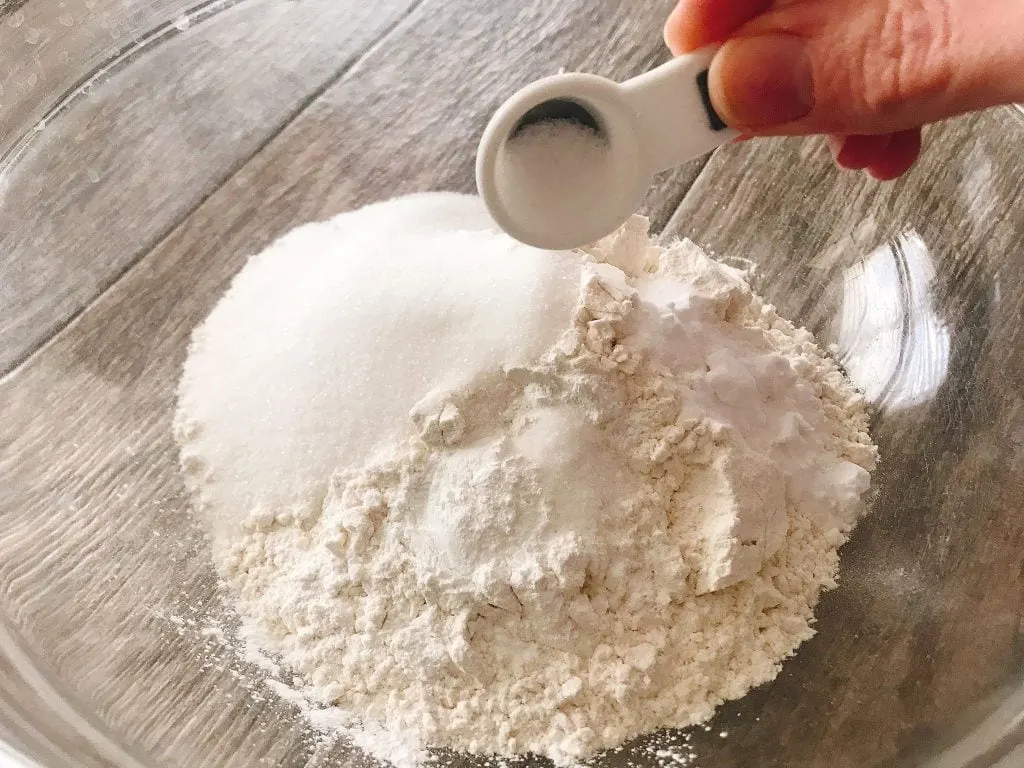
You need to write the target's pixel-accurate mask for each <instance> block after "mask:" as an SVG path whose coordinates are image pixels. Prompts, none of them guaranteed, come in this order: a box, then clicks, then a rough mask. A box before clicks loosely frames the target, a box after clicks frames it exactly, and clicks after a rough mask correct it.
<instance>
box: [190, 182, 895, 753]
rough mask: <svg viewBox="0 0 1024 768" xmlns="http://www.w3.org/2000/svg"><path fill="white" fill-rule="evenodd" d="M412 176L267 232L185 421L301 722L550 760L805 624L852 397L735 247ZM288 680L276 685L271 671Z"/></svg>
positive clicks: (218, 324) (195, 483) (649, 718)
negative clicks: (586, 245)
mask: <svg viewBox="0 0 1024 768" xmlns="http://www.w3.org/2000/svg"><path fill="white" fill-rule="evenodd" d="M646 226H647V225H646V221H644V220H643V219H640V218H635V219H634V220H632V221H631V222H629V224H627V225H626V227H625V228H624V229H623V230H621V231H620V232H619V233H617V234H616V235H614V236H613V237H612V238H609V239H608V240H607V241H604V242H602V243H599V244H598V245H597V246H595V247H593V248H591V249H588V251H587V253H585V254H584V253H582V252H572V253H570V252H562V253H548V252H542V251H537V250H534V249H531V248H527V247H526V246H521V245H518V244H515V243H513V242H512V241H511V240H509V239H508V238H507V237H505V236H504V235H501V234H497V233H495V232H493V231H491V229H490V223H489V222H488V220H487V218H486V216H485V215H484V214H483V212H482V207H481V206H480V205H479V203H478V202H477V201H476V200H475V199H473V198H465V197H459V196H454V195H426V196H416V197H413V198H405V199H402V200H396V201H392V202H389V203H385V204H381V205H378V206H372V207H369V208H366V209H363V210H362V211H358V212H355V213H350V214H345V215H343V216H340V217H338V218H336V219H335V220H333V221H331V222H327V223H324V224H317V225H310V226H306V227H303V228H301V229H299V230H297V231H295V232H293V233H291V234H290V235H288V236H287V237H285V238H284V239H283V240H281V241H280V242H279V243H277V244H276V245H275V246H273V247H271V248H270V249H269V250H268V251H267V252H265V253H263V254H261V255H260V256H257V257H255V258H254V259H253V260H252V261H251V262H250V263H249V265H248V266H247V267H246V269H245V270H243V272H242V273H241V274H240V275H239V276H238V278H237V279H236V281H235V283H234V284H233V285H232V287H231V289H230V290H229V291H228V293H227V295H226V296H225V297H224V299H223V300H222V301H221V303H220V304H219V305H218V306H217V308H216V309H215V310H214V311H213V313H212V314H211V316H210V318H209V319H208V320H207V322H206V323H205V324H204V325H203V326H202V327H201V328H200V329H199V330H198V331H197V332H196V335H195V339H194V344H193V348H192V351H191V354H190V357H189V360H188V363H187V364H186V369H185V375H184V378H183V381H182V386H181V392H180V409H179V414H178V420H177V425H176V428H177V435H178V439H179V443H180V444H181V451H182V457H183V465H184V467H185V472H186V476H187V478H188V481H189V483H190V486H191V488H192V490H193V493H194V495H195V498H196V500H197V504H198V506H199V508H200V509H201V511H202V512H203V514H204V515H205V516H206V517H207V519H208V520H209V521H210V524H211V529H212V531H213V533H214V552H215V558H216V560H217V566H218V569H219V571H220V573H221V574H222V575H223V577H224V579H225V581H226V582H227V585H228V587H229V590H230V592H231V594H232V596H233V598H234V601H235V604H236V606H237V609H238V611H239V614H240V615H241V617H242V619H243V634H244V638H245V640H246V641H247V642H248V644H249V646H250V650H255V649H259V650H260V651H263V652H265V653H268V654H270V655H271V656H273V657H274V658H275V659H276V660H277V661H278V662H280V664H281V666H282V667H283V669H284V670H286V671H287V672H286V676H285V678H284V679H285V680H287V681H288V683H289V684H290V691H286V692H287V693H290V695H292V696H293V697H294V696H299V697H301V699H302V700H303V701H304V702H305V703H306V708H307V710H308V714H309V716H310V718H311V720H312V721H313V722H314V723H315V724H317V725H319V726H320V727H324V728H327V727H333V728H338V727H340V728H344V729H346V731H347V732H348V733H349V734H350V735H351V736H352V737H353V740H354V741H355V742H356V743H357V744H358V745H359V746H361V747H363V748H364V749H366V750H367V751H370V752H371V753H373V754H375V755H376V756H378V757H383V758H386V759H390V760H392V761H393V762H395V763H398V764H400V765H403V766H405V765H411V764H416V763H418V762H422V760H423V759H425V756H426V752H425V750H426V748H428V747H451V748H454V749H457V750H463V751H469V752H474V753H492V754H500V755H516V754H522V753H526V752H532V753H538V754H542V755H546V756H547V757H550V758H552V759H553V760H554V761H556V762H557V763H559V764H567V763H571V762H573V761H576V760H578V759H581V758H586V757H588V756H590V755H593V754H594V753H596V752H597V751H599V750H601V749H604V748H608V747H613V746H616V745H619V744H621V743H622V742H624V741H625V740H627V739H629V738H631V737H633V736H636V735H638V734H642V733H645V732H649V731H653V730H656V729H659V728H662V727H667V726H686V725H690V724H694V723H699V722H702V721H704V720H706V719H707V718H709V717H710V716H711V714H712V713H713V711H714V709H715V707H717V706H718V705H719V704H720V703H721V702H722V701H724V700H726V699H731V698H736V697H739V696H742V695H743V694H744V693H746V691H748V690H749V689H750V688H751V687H753V686H755V685H758V684H760V683H763V682H765V681H768V680H770V679H772V678H773V677H774V676H775V675H776V674H777V673H778V670H779V668H780V664H781V662H782V661H783V660H784V659H785V658H786V657H787V656H789V655H790V654H791V653H792V652H793V651H794V649H795V648H796V647H797V646H798V645H799V644H800V643H801V642H803V641H804V640H806V639H807V638H809V637H810V636H811V635H812V634H813V630H812V628H811V623H812V621H813V614H812V609H813V606H814V604H815V603H816V602H817V599H818V596H819V594H820V592H821V591H822V590H823V589H828V588H831V587H833V586H834V584H835V581H834V580H835V574H836V569H837V565H838V553H837V550H838V548H839V546H840V545H841V544H842V543H843V541H845V537H846V534H847V533H848V532H849V531H850V530H851V529H852V527H853V526H854V525H855V524H856V521H857V519H858V517H859V515H860V514H862V512H863V504H862V502H861V496H862V494H863V493H864V491H865V490H866V489H867V487H868V482H869V475H868V471H869V470H870V469H872V468H873V467H874V464H875V460H876V453H875V448H874V446H873V445H872V443H871V441H870V439H869V437H868V435H867V431H866V428H867V416H866V413H865V409H864V402H863V399H862V398H861V397H859V396H858V395H856V394H855V393H854V392H853V391H852V389H851V388H850V386H849V385H848V384H847V382H846V381H845V380H844V378H843V377H842V375H841V374H840V372H839V371H838V370H837V368H836V366H835V365H834V364H833V363H832V362H831V361H830V360H829V359H827V358H826V357H825V356H824V355H823V353H822V352H821V351H820V350H819V349H818V348H817V347H816V346H815V344H814V341H813V339H812V338H811V336H810V334H808V333H807V332H805V331H802V330H797V329H795V328H794V327H793V326H792V325H791V324H790V323H788V322H786V321H785V320H783V319H781V318H779V317H778V316H777V315H776V314H775V312H774V310H773V309H772V308H771V307H770V306H767V305H765V304H764V302H763V301H762V300H761V299H759V298H758V297H757V296H755V295H754V294H753V293H752V292H751V291H750V289H749V287H748V285H747V283H746V282H745V279H744V275H743V274H742V273H741V272H739V271H737V270H735V269H731V268H729V267H726V266H723V265H721V264H719V263H717V262H715V261H713V260H711V259H710V258H708V257H707V256H705V255H704V254H703V253H702V252H701V251H700V250H699V249H697V248H696V247H695V246H693V245H692V244H689V243H680V244H678V245H676V246H673V247H672V248H670V249H668V250H662V249H660V248H657V247H655V246H653V245H651V244H650V242H649V240H648V237H647V232H646ZM280 687H281V686H280V685H279V688H280Z"/></svg>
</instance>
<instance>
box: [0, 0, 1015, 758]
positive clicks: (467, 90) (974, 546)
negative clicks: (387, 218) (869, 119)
mask: <svg viewBox="0 0 1024 768" xmlns="http://www.w3.org/2000/svg"><path fill="white" fill-rule="evenodd" d="M670 5H671V2H670V1H669V0H660V1H659V2H653V3H652V2H650V0H623V2H619V3H607V2H605V0H566V1H565V2H561V3H550V2H545V1H544V0H519V1H518V2H516V1H513V2H487V1H485V0H376V2H372V3H367V2H366V1H365V0H243V1H242V2H232V0H211V1H210V2H206V3H203V4H202V5H199V6H196V7H192V8H187V7H183V6H182V5H180V4H178V3H176V2H170V1H168V0H0V742H2V741H6V742H7V743H8V746H4V747H0V765H5V766H6V765H8V764H9V763H13V760H14V758H13V757H11V755H13V750H16V751H18V752H20V753H22V754H24V755H27V756H29V757H31V758H33V759H34V760H36V761H38V762H39V763H40V764H41V765H44V766H47V767H57V766H61V767H62V766H74V767H75V768H78V767H82V768H91V767H93V766H118V767H120V766H133V767H136V766H145V767H146V768H153V767H154V766H168V767H170V766H182V767H186V766H187V767H188V768H196V767H197V766H216V768H234V767H238V768H242V767H243V766H244V767H246V768H251V767H252V766H257V765H268V766H270V765H274V766H278V765H279V766H287V767H292V766H318V767H324V766H340V765H348V764H350V763H359V764H368V762H367V761H366V760H365V759H363V758H361V757H360V756H359V755H358V754H356V753H355V752H354V751H353V750H351V749H350V748H349V747H347V746H346V745H345V744H343V743H340V742H339V743H331V742H329V741H326V740H324V739H320V738H318V737H317V736H316V734H313V733H312V732H310V731H309V730H308V729H306V728H305V727H304V726H303V725H302V722H301V720H300V719H299V718H298V717H297V715H296V713H295V711H294V710H293V709H292V708H291V706H290V705H289V704H288V703H287V702H284V701H281V700H280V699H278V698H277V697H276V696H274V695H272V694H271V693H270V692H269V691H267V690H265V689H264V687H263V686H261V684H260V682H259V674H258V671H257V670H256V669H255V668H254V667H251V666H249V665H247V663H246V662H245V660H244V659H240V658H238V657H237V655H236V654H235V653H234V651H233V650H232V649H231V647H230V643H229V642H227V641H226V640H225V637H229V636H230V628H231V625H232V624H231V623H232V618H231V615H230V611H228V610H226V608H225V606H224V605H223V603H222V597H221V596H220V595H219V593H218V590H217V586H216V582H215V579H214V576H213V573H212V569H211V565H210V562H209V558H208V553H207V549H206V546H207V545H206V543H205V541H204V539H203V536H202V532H201V530H200V529H199V527H198V526H197V525H196V524H195V523H194V521H193V520H192V519H191V518H190V517H189V515H188V512H187V508H188V505H187V499H186V497H185V494H184V492H183V487H182V482H181V479H180V477H179V474H178V470H177V463H176V462H177V459H176V455H175V450H174V446H173V442H172V439H171V436H170V417H171V413H172V409H173V405H174V389H175V384H176V379H177V375H178V371H179V369H180V366H181V364H182V361H183V358H184V354H185V348H186V341H187V339H188V334H189V332H190V331H191V329H192V328H193V327H194V326H195V325H196V324H197V323H198V322H199V321H200V320H201V319H202V318H203V317H204V316H205V314H206V313H207V312H208V311H209V309H210V308H211V306H212V305H213V303H214V302H215V301H216V299H217V297H218V295H219V294H220V293H221V291H222V290H223V289H224V287H225V286H226V284H227V282H228V281H229V279H230V278H231V276H232V275H233V274H234V273H235V272H236V271H237V270H238V269H239V267H240V266H241V264H242V263H243V261H244V259H245V257H246V256H247V255H248V254H250V253H253V252H255V251H257V250H259V249H260V248H261V247H262V246H263V245H265V244H266V243H267V242H269V241H270V240H271V239H273V238H274V237H275V236H276V235H278V234H280V233H281V232H283V231H284V230H286V229H287V228H289V227H291V226H293V225H295V224H296V223H299V222H302V221H306V220H310V219H317V218H323V217H326V216H328V215H331V214H333V213H336V212H339V211H342V210H346V209H350V208H353V207H356V206H358V205H361V204H363V203H366V202H370V201H373V200H377V199H381V198H384V197H388V196H391V195H395V194H399V193H404V192H411V191H419V190H426V189H455V190H460V191H470V190H472V188H473V181H472V166H473V150H474V144H475V140H476V137H477V136H478V135H479V132H480V130H481V129H482V127H483V125H484V123H485V121H486V118H487V117H488V115H489V114H490V113H491V112H492V111H493V109H494V108H495V107H496V106H497V104H498V103H500V101H501V100H502V99H503V98H504V97H505V96H506V95H507V94H509V93H510V92H511V91H512V90H513V89H514V88H516V87H517V86H519V85H522V84H524V83H525V82H527V81H529V80H531V79H534V78H536V77H538V76H541V75H544V74H549V73H551V72H554V71H557V69H558V68H559V67H561V66H565V67H568V68H572V69H580V70H588V71H594V72H598V73H601V74H606V75H610V76H614V77H617V78H623V77H626V76H629V75H633V74H636V73H638V72H640V71H643V70H645V69H647V68H649V67H651V66H653V65H654V64H656V63H658V62H659V61H660V60H661V59H662V58H664V55H665V54H664V53H663V51H662V50H661V44H660V36H659V28H660V26H661V20H662V19H663V18H664V16H665V13H666V12H667V10H668V7H669V6H670ZM1022 139H1024V122H1022V119H1021V116H1020V113H1018V112H1017V111H1016V110H1014V109H1009V108H1007V109H1003V110H997V111H994V112H991V113H988V114H985V115H981V116H974V117H970V118H965V119H962V120H959V121H956V122H954V123H951V124H948V125H944V126H941V127H939V128H936V129H934V130H933V131H931V132H930V134H929V136H928V144H929V147H928V156H927V160H926V161H925V162H924V163H922V165H921V166H920V167H918V168H917V169H916V170H915V171H914V172H913V173H912V174H911V175H910V176H909V177H908V178H906V179H905V180H904V181H902V182H900V183H898V184H895V185H891V186H883V185H879V184H876V183H874V182H872V181H870V180H869V179H867V178H865V177H863V176H861V175H856V174H841V173H838V172H837V171H835V170H834V169H833V168H832V166H831V164H830V162H829V160H828V157H827V152H826V151H825V149H824V147H823V145H822V144H821V143H820V142H817V141H803V142H800V141H771V142H753V143H750V144H747V145H743V146H734V147H729V148H726V149H723V150H721V151H719V152H718V153H716V154H715V155H714V156H713V157H712V158H710V160H708V161H707V162H706V163H704V162H701V163H695V164H693V165H691V166H688V167H685V168H680V169H678V170H677V171H674V172H672V173H670V174H666V175H665V177H664V178H663V179H662V180H661V183H660V184H659V185H658V186H657V187H656V188H655V189H654V190H652V192H651V195H650V198H649V201H648V204H647V208H648V210H649V212H650V214H651V216H652V219H653V222H654V226H655V228H656V229H662V230H664V233H665V236H666V237H674V236H679V235H687V236H690V237H692V238H693V239H695V240H696V241H698V242H699V243H701V244H702V245H704V246H706V247H708V248H709V249H710V250H711V251H713V252H715V253H716V254H718V255H720V256H721V257H724V258H747V259H752V260H754V261H756V262H758V263H759V264H760V265H761V271H760V274H759V278H758V287H759V289H760V290H761V291H762V292H764V293H765V294H767V295H768V296H769V297H770V298H771V299H772V300H773V301H774V302H776V303H777V304H778V305H779V307H780V308H781V310H782V311H783V312H784V313H785V314H787V315H789V316H790V317H793V318H795V319H797V320H799V321H800V322H802V323H804V324H806V325H807V326H809V327H810V328H811V329H812V330H814V331H815V332H817V333H818V334H819V335H820V337H821V338H822V339H823V340H825V341H827V342H829V343H834V344H836V345H837V351H838V354H839V355H840V357H841V359H842V360H843V362H844V364H845V365H846V367H847V369H848V370H849V372H850V374H851V376H852V377H853V378H854V379H855V380H856V381H857V383H858V384H859V385H860V386H861V387H862V388H863V389H864V390H865V391H866V392H867V394H868V396H869V397H870V398H871V400H872V401H873V402H874V403H875V404H876V405H877V418H876V421H875V433H876V435H877V439H878V441H879V443H880V444H881V447H882V451H883V463H882V466H881V469H880V470H879V472H878V475H877V483H876V487H877V498H876V501H875V504H874V513H873V515H872V516H871V517H870V518H869V519H867V520H866V521H865V522H864V523H863V524H862V525H861V527H860V528H859V529H858V530H857V533H856V535H855V537H854V539H853V541H852V542H851V543H850V544H849V545H848V546H847V547H846V549H845V551H844V558H843V569H842V575H841V581H842V584H841V587H840V588H839V589H838V590H837V591H835V592H833V593H831V594H829V595H828V596H826V598H825V599H824V601H823V602H822V604H821V606H820V612H819V623H818V629H819V634H818V636H817V637H816V638H815V639H813V640H812V641H810V642H808V643H807V644H806V645H805V646H803V647H802V648H801V649H800V652H799V654H798V655H797V656H796V657H795V658H794V659H793V660H792V661H790V662H789V663H788V664H787V665H786V667H785V669H784V671H783V673H782V675H781V676H780V677H779V678H778V680H776V681H775V682H774V683H772V684H770V685H767V686H764V687H763V688H761V689H759V690H757V691H755V692H753V693H752V694H751V695H750V696H748V697H747V698H745V699H743V700H742V701H739V702H734V703H731V704H728V705H726V706H724V707H723V708H722V709H721V711H720V712H719V714H718V716H717V717H716V719H715V720H714V721H713V723H711V725H710V728H709V729H703V728H698V729H694V730H693V731H692V732H689V733H680V734H676V735H675V738H676V740H677V741H678V743H679V744H680V745H683V746H687V745H688V747H689V748H690V750H691V751H690V752H688V751H687V750H686V749H680V750H678V753H679V754H683V755H686V754H691V753H692V754H695V755H696V758H695V759H694V760H693V761H692V763H691V764H693V765H699V766H701V767H702V768H725V767H726V766H729V767H732V768H745V767H746V766H778V767H782V766H785V768H811V767H812V766H813V767H815V768H817V767H819V766H820V767H821V768H826V767H827V768H852V767H853V766H857V767H858V768H860V767H867V768H871V767H874V766H915V767H927V768H966V767H967V766H970V768H987V767H990V766H999V767H1000V768H1019V766H1022V765H1024V747H1022V744H1024V624H1022V617H1024V511H1022V502H1024V334H1022V331H1024V261H1022V258H1024V257H1022V256H1021V252H1022V250H1024V194H1022V192H1024V189H1022V187H1024V174H1022V172H1021V171H1022V170H1024V163H1022V162H1021V160H1020V153H1021V148H1022V147H1024V143H1022ZM723 734H724V735H723ZM666 760H668V762H670V763H671V762H672V760H671V759H670V758H666V757H665V756H664V755H661V756H659V755H657V754H654V751H653V750H651V749H650V748H649V743H648V742H645V741H644V740H641V741H640V742H639V743H638V744H636V745H632V746H630V747H629V748H628V749H626V750H624V751H623V752H620V753H618V754H615V755H611V756H608V757H606V758H603V759H602V760H601V762H602V763H604V764H607V765H619V764H622V765H627V764H628V765H638V766H645V765H649V764H650V765H653V764H655V763H659V762H660V763H665V761H666ZM675 764H680V763H675Z"/></svg>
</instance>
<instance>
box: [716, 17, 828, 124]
mask: <svg viewBox="0 0 1024 768" xmlns="http://www.w3.org/2000/svg"><path fill="white" fill-rule="evenodd" d="M711 94H712V101H713V102H714V105H715V109H716V110H718V111H719V113H720V114H721V115H722V117H723V118H724V119H725V121H726V122H727V123H729V124H730V125H732V126H734V127H739V128H751V129H763V128H768V127H771V126H777V125H782V124H784V123H792V122H795V121H797V120H800V119H802V118H804V117H806V116H807V115H808V114H810V112H811V109H812V108H813V107H814V78H813V72H812V69H811V60H810V57H809V56H808V54H807V46H806V44H805V43H804V41H803V40H802V39H800V38H798V37H792V36H790V35H766V36H764V37H751V38H740V39H737V40H732V41H730V42H728V43H726V45H725V46H723V48H722V50H721V51H719V52H718V55H717V56H716V57H715V60H714V62H713V63H712V65H711Z"/></svg>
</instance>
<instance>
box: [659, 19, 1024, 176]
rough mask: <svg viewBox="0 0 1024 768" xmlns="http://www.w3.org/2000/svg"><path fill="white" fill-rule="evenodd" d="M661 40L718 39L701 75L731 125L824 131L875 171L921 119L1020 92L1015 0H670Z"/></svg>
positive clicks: (905, 150)
mask: <svg viewBox="0 0 1024 768" xmlns="http://www.w3.org/2000/svg"><path fill="white" fill-rule="evenodd" d="M665 40H666V42H667V43H668V46H669V48H671V50H672V52H673V53H674V54H676V55H679V54H682V53H686V52H689V51H694V50H697V49H699V48H703V47H704V46H707V45H710V44H713V43H724V45H723V47H722V49H721V50H720V51H719V52H718V54H717V55H716V57H715V60H714V62H713V63H712V65H711V72H710V77H709V86H710V89H711V100H712V103H713V104H714V106H715V109H716V110H717V111H718V112H719V114H720V115H721V116H722V118H723V119H724V120H725V121H726V122H727V123H728V124H729V125H731V126H732V127H734V128H738V129H739V130H740V131H742V132H743V133H745V134H748V135H751V136H774V135H807V134H828V135H829V143H830V146H831V147H832V152H833V154H834V156H835V158H836V162H837V163H838V164H839V165H840V166H842V167H844V168H849V169H856V170H862V169H863V170H867V171H868V172H869V173H870V174H871V175H872V176H874V177H875V178H878V179H881V180H890V179H894V178H897V177H898V176H901V175H902V174H903V173H905V172H906V171H907V170H908V169H909V168H910V167H911V166H912V165H913V164H914V162H915V161H916V159H917V157H918V154H919V153H920V151H921V127H922V126H923V125H926V124H928V123H932V122H936V121H939V120H943V119H945V118H948V117H952V116H955V115H959V114H963V113H966V112H971V111H974V110H979V109H984V108H987V107H992V106H996V105H998V104H1007V103H1011V102H1014V101H1024V0H680V2H679V5H678V6H677V7H676V9H675V11H673V12H672V15H671V17H670V18H669V20H668V23H667V24H666V26H665Z"/></svg>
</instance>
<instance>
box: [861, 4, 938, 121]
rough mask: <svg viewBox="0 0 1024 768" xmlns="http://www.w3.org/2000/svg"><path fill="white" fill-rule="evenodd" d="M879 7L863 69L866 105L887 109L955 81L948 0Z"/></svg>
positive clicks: (897, 108) (878, 110) (878, 111)
mask: <svg viewBox="0 0 1024 768" xmlns="http://www.w3.org/2000/svg"><path fill="white" fill-rule="evenodd" d="M879 7H880V9H881V12H880V14H879V17H878V18H877V19H876V20H875V30H874V35H873V37H874V39H873V40H871V39H869V40H865V41H864V45H863V46H862V48H861V60H862V65H861V67H860V69H859V71H860V77H861V78H862V88H861V93H862V94H863V98H864V101H865V106H866V107H867V108H868V110H869V111H871V112H874V113H876V114H888V113H892V112H894V111H895V112H898V111H901V110H902V109H904V108H906V107H907V106H908V105H911V106H912V105H913V104H914V102H917V101H920V100H922V99H928V98H930V97H932V96H934V95H936V94H938V93H940V92H942V91H944V90H946V89H948V88H949V87H950V85H951V82H952V80H953V68H952V67H951V65H950V57H949V55H948V52H949V49H950V44H951V35H952V32H951V21H950V11H949V5H948V0H888V2H885V3H880V4H879Z"/></svg>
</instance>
